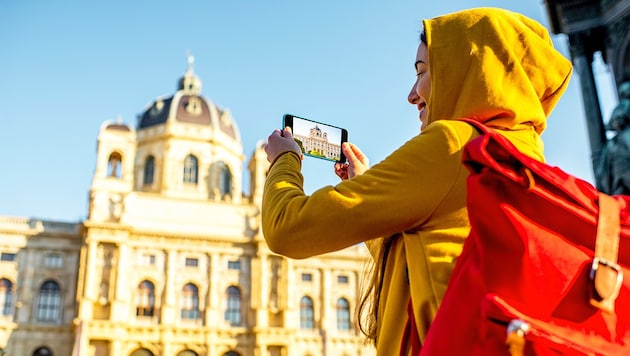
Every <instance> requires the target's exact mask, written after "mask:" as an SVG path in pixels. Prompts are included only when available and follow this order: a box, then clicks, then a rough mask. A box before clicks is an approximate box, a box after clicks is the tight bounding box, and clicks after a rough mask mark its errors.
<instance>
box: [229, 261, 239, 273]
mask: <svg viewBox="0 0 630 356" xmlns="http://www.w3.org/2000/svg"><path fill="white" fill-rule="evenodd" d="M228 269H233V270H237V271H240V270H241V261H239V260H234V261H228Z"/></svg>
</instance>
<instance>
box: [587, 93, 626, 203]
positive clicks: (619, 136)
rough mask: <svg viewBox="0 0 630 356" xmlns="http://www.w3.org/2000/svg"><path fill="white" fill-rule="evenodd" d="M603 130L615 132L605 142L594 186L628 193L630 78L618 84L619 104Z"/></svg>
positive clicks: (608, 192)
mask: <svg viewBox="0 0 630 356" xmlns="http://www.w3.org/2000/svg"><path fill="white" fill-rule="evenodd" d="M606 130H609V131H614V132H616V134H615V136H614V137H612V138H610V139H609V140H608V141H607V142H606V145H605V146H604V148H603V150H602V153H601V160H600V164H599V166H598V167H596V169H595V179H596V185H597V189H599V190H600V191H602V192H604V193H607V194H611V195H614V194H625V195H630V81H627V82H624V83H623V84H621V85H620V86H619V104H618V105H617V106H616V107H615V109H614V110H613V112H612V115H611V116H610V120H609V121H608V124H606Z"/></svg>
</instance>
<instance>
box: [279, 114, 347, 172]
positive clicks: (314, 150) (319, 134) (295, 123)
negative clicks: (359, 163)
mask: <svg viewBox="0 0 630 356" xmlns="http://www.w3.org/2000/svg"><path fill="white" fill-rule="evenodd" d="M284 126H285V127H286V126H289V127H291V130H292V131H293V139H295V142H297V144H298V145H299V146H300V148H301V149H302V153H303V154H304V155H305V156H310V157H315V158H321V159H325V160H328V161H333V162H341V163H344V162H345V161H346V157H345V156H344V154H343V152H341V144H342V143H344V142H346V141H348V131H347V130H346V129H342V128H341V127H336V126H332V125H328V124H324V123H321V122H317V121H313V120H309V119H305V118H303V117H298V116H294V115H290V114H286V115H284Z"/></svg>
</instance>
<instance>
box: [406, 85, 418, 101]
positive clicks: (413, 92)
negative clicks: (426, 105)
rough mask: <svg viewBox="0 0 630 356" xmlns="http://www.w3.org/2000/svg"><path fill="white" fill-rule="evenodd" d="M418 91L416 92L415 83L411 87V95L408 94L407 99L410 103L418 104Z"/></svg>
mask: <svg viewBox="0 0 630 356" xmlns="http://www.w3.org/2000/svg"><path fill="white" fill-rule="evenodd" d="M418 99H419V98H418V93H417V92H416V84H415V83H414V84H413V86H412V87H411V91H409V95H408V96H407V101H408V102H409V104H413V105H415V104H417V103H418Z"/></svg>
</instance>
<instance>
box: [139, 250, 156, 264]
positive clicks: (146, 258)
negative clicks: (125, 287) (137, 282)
mask: <svg viewBox="0 0 630 356" xmlns="http://www.w3.org/2000/svg"><path fill="white" fill-rule="evenodd" d="M140 264H141V265H143V266H155V255H152V254H148V253H145V254H143V255H142V257H141V259H140Z"/></svg>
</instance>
